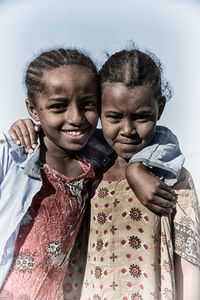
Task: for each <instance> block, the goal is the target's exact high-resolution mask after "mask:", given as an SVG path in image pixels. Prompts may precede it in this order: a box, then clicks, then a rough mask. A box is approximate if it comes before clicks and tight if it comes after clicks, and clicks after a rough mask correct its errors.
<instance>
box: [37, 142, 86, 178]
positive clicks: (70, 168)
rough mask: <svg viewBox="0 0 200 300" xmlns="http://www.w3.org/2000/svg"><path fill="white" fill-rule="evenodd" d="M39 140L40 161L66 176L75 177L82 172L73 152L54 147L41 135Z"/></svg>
mask: <svg viewBox="0 0 200 300" xmlns="http://www.w3.org/2000/svg"><path fill="white" fill-rule="evenodd" d="M40 141H41V152H40V161H41V162H42V163H45V164H47V165H49V166H50V167H51V168H52V169H54V170H56V171H58V172H59V173H61V174H63V175H65V176H67V177H77V176H79V175H80V174H82V173H83V170H82V168H81V167H80V165H79V163H78V161H77V158H76V155H75V153H74V152H70V151H69V152H67V151H65V150H64V149H59V148H57V147H55V145H54V144H52V143H51V142H49V140H48V139H47V138H46V137H45V136H43V137H41V139H40Z"/></svg>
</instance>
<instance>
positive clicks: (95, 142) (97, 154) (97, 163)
mask: <svg viewBox="0 0 200 300" xmlns="http://www.w3.org/2000/svg"><path fill="white" fill-rule="evenodd" d="M112 153H113V149H112V148H111V147H110V146H109V145H108V144H107V142H106V140H105V139H104V136H103V132H102V129H96V131H95V133H94V134H93V136H92V138H91V139H90V140H89V142H88V144H87V145H86V146H85V148H84V149H83V150H81V152H80V155H81V156H82V157H83V158H85V159H86V160H88V161H89V162H90V163H91V165H92V167H93V169H98V168H103V167H106V166H107V165H108V164H109V163H110V161H111V158H110V155H111V154H112Z"/></svg>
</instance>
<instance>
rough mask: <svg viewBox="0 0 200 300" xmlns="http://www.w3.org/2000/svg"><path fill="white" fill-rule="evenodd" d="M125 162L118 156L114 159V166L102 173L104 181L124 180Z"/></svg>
mask: <svg viewBox="0 0 200 300" xmlns="http://www.w3.org/2000/svg"><path fill="white" fill-rule="evenodd" d="M126 167H127V162H126V160H125V159H123V158H122V157H120V156H117V157H116V158H115V161H114V164H113V165H112V166H111V167H110V168H109V169H108V170H107V171H106V172H105V173H104V176H103V179H104V180H113V181H116V180H121V179H125V178H126V176H125V172H126Z"/></svg>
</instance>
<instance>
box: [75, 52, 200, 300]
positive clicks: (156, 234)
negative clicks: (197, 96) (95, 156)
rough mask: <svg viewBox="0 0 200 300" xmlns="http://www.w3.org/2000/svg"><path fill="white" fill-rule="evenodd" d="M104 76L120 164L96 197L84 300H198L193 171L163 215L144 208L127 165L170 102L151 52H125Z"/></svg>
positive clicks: (108, 133)
mask: <svg viewBox="0 0 200 300" xmlns="http://www.w3.org/2000/svg"><path fill="white" fill-rule="evenodd" d="M100 76H101V87H102V110H101V121H102V128H103V132H104V137H105V139H106V141H107V142H108V144H109V145H110V146H111V147H112V148H113V149H114V163H112V164H111V165H110V168H107V169H105V170H104V173H103V176H100V178H99V185H98V188H97V189H96V193H95V195H94V197H93V198H92V199H91V222H90V236H89V245H88V258H87V264H86V271H85V277H84V283H83V289H82V296H81V299H83V300H89V299H123V300H128V299H130V300H136V299H137V300H138V299H140V300H142V299H143V300H150V299H163V300H164V299H174V300H175V299H178V300H186V299H193V300H199V299H200V293H199V279H200V276H199V266H200V254H199V246H200V243H199V232H198V224H199V223H198V222H199V214H198V209H197V208H198V207H197V198H196V195H195V190H194V186H193V182H192V179H191V176H190V174H189V173H188V172H187V170H185V169H182V171H181V174H180V177H179V179H178V182H177V184H176V185H175V186H174V189H175V190H176V193H177V195H178V198H177V203H176V211H175V212H174V214H172V216H171V217H166V216H163V217H161V218H160V217H159V216H158V215H155V214H153V213H151V211H149V210H148V209H146V208H145V207H144V206H143V205H141V203H140V202H139V201H138V199H137V197H136V195H135V194H134V193H133V191H132V190H131V189H130V186H129V185H128V183H127V180H126V179H125V173H126V168H127V162H128V161H129V159H130V158H131V157H132V156H133V155H134V154H136V153H138V151H140V150H142V149H144V147H145V146H146V145H148V144H149V142H150V141H151V140H152V138H153V136H154V134H155V128H156V123H157V120H158V119H159V118H160V116H161V115H162V112H163V109H164V106H165V99H164V97H163V94H162V91H161V74H160V70H159V68H158V66H157V65H156V63H155V62H154V60H153V59H152V58H151V57H150V56H149V55H147V54H145V53H142V52H140V51H138V50H131V51H125V50H124V51H121V52H119V53H116V54H114V55H112V56H111V57H110V58H109V59H108V61H107V62H106V63H105V64H104V65H103V67H102V69H101V71H100ZM133 157H134V156H133Z"/></svg>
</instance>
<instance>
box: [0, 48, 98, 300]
mask: <svg viewBox="0 0 200 300" xmlns="http://www.w3.org/2000/svg"><path fill="white" fill-rule="evenodd" d="M97 78H98V74H97V70H96V67H95V65H94V64H93V62H92V61H91V60H90V58H89V57H87V56H85V55H84V54H82V53H81V52H78V51H77V50H65V49H58V50H52V51H48V52H44V53H42V54H41V55H40V56H38V57H37V58H36V59H35V60H34V61H32V62H31V64H30V65H29V67H28V69H27V72H26V78H25V82H26V87H27V92H28V99H27V100H26V105H27V109H28V112H29V114H30V116H31V117H32V118H33V119H34V120H36V121H40V123H41V126H42V129H43V133H42V134H41V135H40V139H38V141H37V142H38V146H37V148H36V150H35V153H34V154H33V155H30V154H29V155H28V154H24V153H23V152H24V151H23V149H22V147H19V146H16V144H15V143H13V141H11V140H10V139H9V138H8V137H7V136H6V135H3V137H2V139H1V147H0V184H1V201H0V216H1V218H0V236H1V243H0V287H1V290H0V299H10V300H11V299H12V300H19V299H24V300H25V299H26V300H28V299H30V300H44V299H45V300H51V299H52V300H55V299H63V278H64V275H65V273H66V270H67V267H68V260H69V259H68V258H69V255H70V252H71V249H72V247H73V244H74V241H75V238H76V236H77V233H78V231H79V228H80V224H81V221H82V218H83V214H84V210H85V201H86V199H87V198H88V187H87V183H90V182H91V181H92V180H93V179H94V172H93V170H92V168H91V165H90V163H88V162H87V161H85V160H84V159H82V158H80V156H78V155H77V152H78V151H80V150H81V149H82V148H83V147H84V146H85V145H86V143H87V142H88V140H89V138H90V137H91V136H92V134H93V133H94V131H95V128H96V125H97V121H98V80H97Z"/></svg>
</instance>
